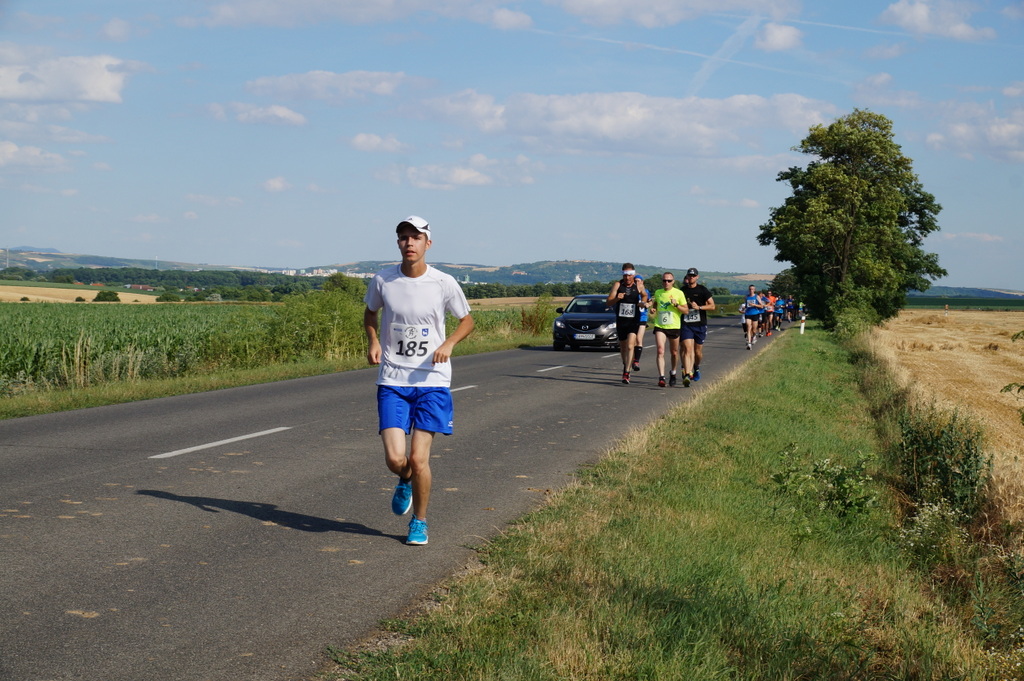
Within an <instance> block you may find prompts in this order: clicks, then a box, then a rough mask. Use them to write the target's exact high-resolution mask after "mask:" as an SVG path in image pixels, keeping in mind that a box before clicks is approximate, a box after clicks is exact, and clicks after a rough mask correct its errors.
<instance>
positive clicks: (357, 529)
mask: <svg viewBox="0 0 1024 681" xmlns="http://www.w3.org/2000/svg"><path fill="white" fill-rule="evenodd" d="M136 494H142V495H145V496H150V497H156V498H157V499H167V500H168V501H180V502H182V503H185V504H191V505H192V506H195V507H196V508H198V509H201V510H203V511H206V512H208V513H220V511H222V510H223V511H230V512H231V513H238V514H239V515H246V516H249V517H250V518H255V519H256V520H259V521H261V522H271V523H274V524H275V525H280V526H282V527H288V528H290V529H293V530H302V531H303V532H345V533H347V534H365V535H370V536H374V537H387V538H389V539H396V540H398V541H401V542H403V543H404V542H405V535H401V536H399V535H397V534H384V533H383V532H381V531H380V530H375V529H373V528H370V527H367V526H366V525H361V524H359V523H350V522H343V521H340V520H328V519H327V518H318V517H316V516H311V515H304V514H302V513H292V512H291V511H282V510H280V509H278V507H277V506H276V505H274V504H261V503H257V502H253V501H233V500H231V499H216V498H213V497H188V496H182V495H180V494H173V493H171V492H164V491H161V490H155V489H140V490H138V491H137V492H136Z"/></svg>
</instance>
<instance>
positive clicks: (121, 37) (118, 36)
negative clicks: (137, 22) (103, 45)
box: [100, 17, 132, 42]
mask: <svg viewBox="0 0 1024 681" xmlns="http://www.w3.org/2000/svg"><path fill="white" fill-rule="evenodd" d="M131 35H132V25H131V24H129V23H128V22H127V21H125V20H124V19H118V18H116V17H115V18H114V19H111V20H110V21H108V22H107V23H105V24H104V25H103V28H101V29H100V36H102V37H103V38H105V39H107V40H112V41H114V42H124V41H125V40H128V38H130V37H131Z"/></svg>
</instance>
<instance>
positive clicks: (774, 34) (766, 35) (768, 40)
mask: <svg viewBox="0 0 1024 681" xmlns="http://www.w3.org/2000/svg"><path fill="white" fill-rule="evenodd" d="M803 37H804V34H803V31H801V30H800V29H798V28H796V27H795V26H786V25H785V24H776V23H771V22H769V23H767V24H765V25H764V26H762V27H761V30H760V31H759V32H758V34H757V39H756V40H755V41H754V47H756V48H757V49H759V50H764V51H765V52H782V51H784V50H792V49H795V48H797V47H800V45H801V43H802V41H803Z"/></svg>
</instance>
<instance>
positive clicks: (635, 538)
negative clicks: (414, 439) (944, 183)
mask: <svg viewBox="0 0 1024 681" xmlns="http://www.w3.org/2000/svg"><path fill="white" fill-rule="evenodd" d="M708 361H712V362H713V361H714V357H713V356H711V357H709V358H708ZM702 388H703V386H702ZM876 447H877V445H876V440H875V434H874V430H873V426H872V421H871V417H870V414H869V409H868V405H867V404H866V403H865V401H864V398H863V397H862V396H861V395H860V393H859V392H858V389H857V376H856V370H855V368H854V366H853V365H852V364H851V362H850V358H849V356H848V354H847V352H846V351H844V350H843V349H841V348H840V347H838V346H837V345H835V344H834V343H833V341H832V340H831V339H830V337H829V336H828V335H827V334H825V333H824V332H821V331H819V330H817V329H815V328H811V329H809V330H808V333H806V334H804V335H799V334H796V333H786V334H783V335H782V336H781V337H778V338H777V339H776V341H775V342H774V343H773V344H772V345H771V346H770V347H769V348H767V349H766V351H765V352H763V353H761V354H760V355H758V357H757V358H755V359H754V360H752V361H751V362H749V363H748V364H747V365H745V366H744V367H743V368H742V369H741V370H740V371H739V372H738V373H736V374H735V375H733V376H732V377H730V378H729V379H728V380H727V381H723V382H722V384H720V385H718V386H715V387H713V388H710V389H707V388H706V389H705V392H704V393H703V394H702V396H701V397H700V398H698V399H696V400H694V401H693V402H691V403H690V404H687V405H683V406H682V407H680V408H678V409H677V410H675V411H673V412H672V413H670V414H667V415H666V416H664V417H663V418H660V419H658V420H656V421H655V422H654V423H653V424H651V425H649V426H647V427H645V428H643V429H641V430H638V431H635V432H633V433H630V434H628V435H627V437H625V438H624V440H623V441H622V442H621V443H620V444H619V445H617V448H616V449H615V450H613V451H611V452H609V453H608V454H607V455H606V456H605V457H603V459H602V460H601V462H600V463H598V464H597V465H596V466H594V467H593V468H590V469H587V470H585V471H583V472H582V473H581V474H580V476H579V480H578V482H577V483H576V484H574V485H572V486H570V487H569V488H567V489H565V490H563V491H562V492H559V493H557V494H556V495H554V498H553V499H552V501H551V502H550V503H549V504H547V505H546V506H544V507H543V508H541V509H539V510H537V511H535V512H533V513H531V514H529V515H528V516H526V517H525V518H524V519H523V520H522V521H521V522H520V523H518V524H516V525H515V526H514V527H512V528H510V529H509V530H508V531H507V532H506V533H505V534H503V535H502V536H500V537H498V538H497V539H495V540H494V541H493V542H491V543H490V544H488V545H487V546H486V547H484V548H483V549H482V550H481V552H480V555H481V560H482V563H483V565H482V567H480V568H479V569H477V570H475V571H473V572H471V573H470V574H469V575H468V576H465V577H462V578H459V579H457V580H453V582H452V583H451V584H450V585H449V586H448V587H447V588H446V589H445V590H443V591H439V592H438V593H437V594H436V596H435V600H436V603H435V604H434V605H435V607H431V608H425V609H424V611H423V612H422V613H421V614H419V615H418V616H416V617H413V618H411V619H409V620H402V621H392V622H389V623H386V624H385V627H386V628H387V629H390V630H392V631H393V632H398V633H399V634H401V635H402V636H401V637H400V638H403V639H406V642H405V643H404V644H402V645H400V646H395V647H391V648H387V649H384V650H379V649H374V648H369V647H364V648H360V649H359V650H358V651H355V652H349V653H343V652H341V651H338V650H337V649H333V648H332V649H331V652H332V655H333V656H334V657H335V659H336V661H337V662H338V663H339V665H340V666H339V667H337V668H336V669H335V670H334V671H333V672H332V671H327V672H325V675H326V677H327V678H345V679H363V680H371V679H439V680H440V679H445V680H448V679H509V680H511V679H517V680H518V679H529V680H534V679H536V680H538V681H540V680H548V679H550V680H552V681H554V680H556V679H557V680H564V679H593V680H595V681H596V680H598V679H600V680H606V679H681V680H682V679H685V680H694V679H700V680H707V679H970V678H983V676H982V673H981V672H980V671H978V670H979V669H980V667H981V666H983V665H981V664H979V662H980V658H981V656H982V653H981V651H980V650H979V648H978V646H977V645H976V644H975V642H974V641H973V639H972V638H971V637H970V635H969V634H966V633H964V632H963V631H962V630H961V629H960V627H959V625H958V623H957V622H956V618H955V617H954V616H953V614H952V613H950V612H948V611H947V610H946V609H945V608H944V606H943V605H942V603H941V601H939V600H938V599H933V598H930V597H928V595H927V593H928V590H927V585H926V584H925V583H923V582H922V579H921V577H920V576H919V575H918V573H915V572H914V571H913V569H912V568H911V567H910V566H909V562H908V560H907V558H906V557H905V555H904V554H903V553H901V552H900V550H899V549H898V547H897V546H896V544H895V542H894V541H893V539H892V538H893V536H894V534H895V531H894V529H893V523H892V510H891V508H890V507H889V504H888V502H887V499H886V497H885V491H884V489H883V488H882V486H881V485H879V484H878V483H877V482H876V481H873V480H871V479H869V478H868V477H866V475H865V471H864V469H863V468H864V466H865V465H867V466H868V469H867V472H871V464H870V463H869V462H871V461H873V460H874V459H873V458H872V456H873V455H874V453H875V449H876ZM442 594H443V595H442Z"/></svg>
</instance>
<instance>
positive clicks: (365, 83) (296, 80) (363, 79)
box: [245, 71, 420, 103]
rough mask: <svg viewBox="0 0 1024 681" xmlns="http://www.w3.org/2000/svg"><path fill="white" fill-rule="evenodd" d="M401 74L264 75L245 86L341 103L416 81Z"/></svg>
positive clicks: (289, 96)
mask: <svg viewBox="0 0 1024 681" xmlns="http://www.w3.org/2000/svg"><path fill="white" fill-rule="evenodd" d="M419 80H420V79H417V78H412V77H410V76H407V75H405V74H404V73H401V72H399V73H389V72H382V71H349V72H347V73H334V72H333V71H309V72H308V73H292V74H289V75H286V76H266V77H264V78H257V79H256V80H251V81H249V82H248V83H246V84H245V87H246V89H247V90H249V92H251V93H253V94H256V95H261V96H269V97H279V98H284V99H313V100H323V101H328V102H335V103H338V102H342V101H345V100H350V99H360V98H363V97H365V96H366V95H378V96H389V95H393V94H395V92H396V91H397V90H398V88H399V87H401V86H402V85H405V84H408V83H411V82H417V81H419Z"/></svg>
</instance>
